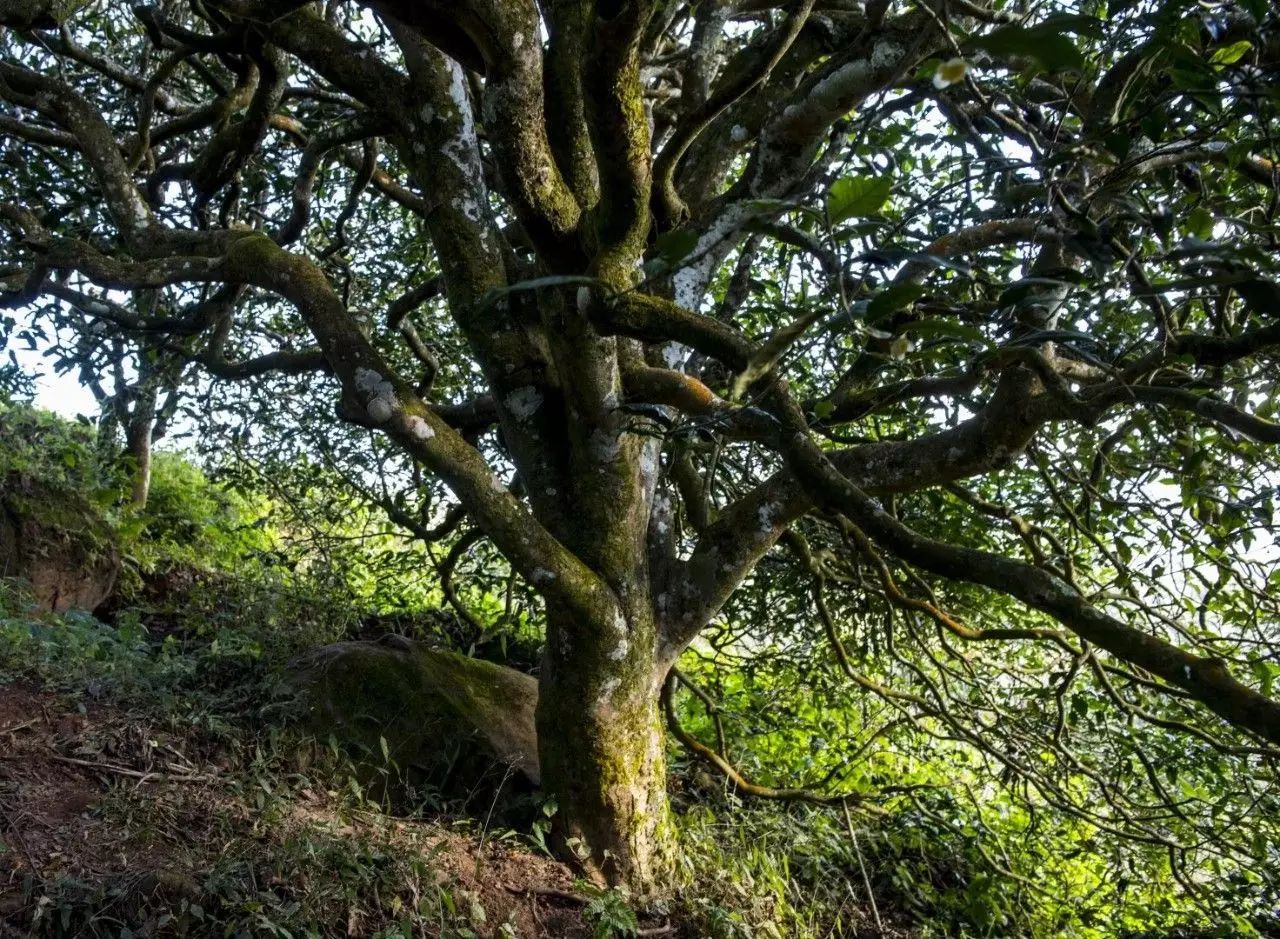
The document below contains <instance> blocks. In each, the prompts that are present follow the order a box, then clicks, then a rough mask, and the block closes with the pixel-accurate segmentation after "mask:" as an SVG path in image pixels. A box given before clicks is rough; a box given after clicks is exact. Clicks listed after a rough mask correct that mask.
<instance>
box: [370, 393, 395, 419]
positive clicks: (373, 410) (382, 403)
mask: <svg viewBox="0 0 1280 939" xmlns="http://www.w3.org/2000/svg"><path fill="white" fill-rule="evenodd" d="M368 411H369V420H371V421H373V422H374V423H375V424H385V423H386V422H387V421H389V420H391V415H392V414H394V413H395V406H394V405H393V404H392V403H391V402H390V401H388V400H387V399H386V398H374V399H373V400H372V401H370V402H369V408H368Z"/></svg>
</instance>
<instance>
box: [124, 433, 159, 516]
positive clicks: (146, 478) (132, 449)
mask: <svg viewBox="0 0 1280 939" xmlns="http://www.w3.org/2000/svg"><path fill="white" fill-rule="evenodd" d="M153 416H154V415H153V414H152V413H148V414H145V415H142V416H139V415H136V414H135V415H134V417H133V419H132V420H131V421H130V422H129V427H128V429H127V430H126V431H125V447H126V450H127V451H128V454H129V456H130V457H131V458H132V461H133V462H132V466H131V467H130V471H131V472H132V474H133V480H132V485H131V487H130V489H131V491H130V502H131V503H132V504H133V505H134V506H135V507H136V508H139V509H141V508H145V507H146V504H147V499H148V497H149V496H150V495H151V421H152V417H153Z"/></svg>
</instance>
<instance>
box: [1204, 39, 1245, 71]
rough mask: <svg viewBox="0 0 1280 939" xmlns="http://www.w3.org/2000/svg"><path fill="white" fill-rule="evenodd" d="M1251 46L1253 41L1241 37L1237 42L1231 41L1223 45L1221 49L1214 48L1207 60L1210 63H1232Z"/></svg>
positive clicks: (1242, 55) (1238, 59)
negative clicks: (1227, 44) (1229, 43)
mask: <svg viewBox="0 0 1280 939" xmlns="http://www.w3.org/2000/svg"><path fill="white" fill-rule="evenodd" d="M1252 48H1253V43H1251V42H1249V40H1247V39H1241V40H1240V41H1239V42H1233V43H1232V44H1231V45H1229V46H1223V47H1222V48H1221V49H1218V50H1216V51H1215V52H1214V53H1213V55H1211V56H1209V62H1210V63H1211V64H1212V65H1234V64H1235V63H1236V62H1239V61H1240V59H1241V58H1243V57H1244V54H1245V53H1246V52H1248V51H1249V50H1250V49H1252Z"/></svg>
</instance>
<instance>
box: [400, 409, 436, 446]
mask: <svg viewBox="0 0 1280 939" xmlns="http://www.w3.org/2000/svg"><path fill="white" fill-rule="evenodd" d="M405 427H406V429H407V430H408V431H409V436H410V437H413V438H414V439H415V440H430V439H431V438H432V437H434V436H435V435H436V432H435V431H434V430H432V429H431V425H430V424H428V423H427V422H426V421H425V420H423V419H422V418H421V417H419V416H418V415H416V414H414V415H412V416H411V417H410V418H409V419H408V420H407V421H406V422H405Z"/></svg>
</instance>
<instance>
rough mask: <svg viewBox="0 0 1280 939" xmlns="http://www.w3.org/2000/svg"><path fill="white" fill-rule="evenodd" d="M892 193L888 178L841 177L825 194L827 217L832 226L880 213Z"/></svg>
mask: <svg viewBox="0 0 1280 939" xmlns="http://www.w3.org/2000/svg"><path fill="white" fill-rule="evenodd" d="M892 191H893V180H892V179H890V178H889V177H888V176H843V177H841V178H840V179H837V180H836V181H835V182H834V183H832V184H831V190H830V191H829V192H828V193H827V215H828V217H829V218H830V219H831V224H832V225H838V224H840V223H841V222H843V221H845V220H846V219H851V218H861V217H863V216H866V215H872V214H874V213H876V212H878V211H880V207H881V206H883V205H884V204H885V202H887V201H888V200H889V194H890V193H891V192H892Z"/></svg>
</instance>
